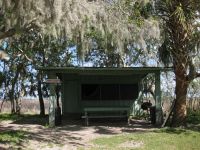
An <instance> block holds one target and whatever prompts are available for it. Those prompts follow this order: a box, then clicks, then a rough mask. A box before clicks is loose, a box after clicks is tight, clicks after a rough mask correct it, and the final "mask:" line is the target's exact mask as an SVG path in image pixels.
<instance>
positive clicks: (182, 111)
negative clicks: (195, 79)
mask: <svg viewBox="0 0 200 150" xmlns="http://www.w3.org/2000/svg"><path fill="white" fill-rule="evenodd" d="M175 75H176V90H175V94H176V99H175V106H174V110H173V117H172V126H173V127H178V126H185V125H186V115H187V108H186V98H187V89H188V85H189V83H188V81H187V78H186V76H185V75H186V70H185V68H183V67H177V68H176V69H175Z"/></svg>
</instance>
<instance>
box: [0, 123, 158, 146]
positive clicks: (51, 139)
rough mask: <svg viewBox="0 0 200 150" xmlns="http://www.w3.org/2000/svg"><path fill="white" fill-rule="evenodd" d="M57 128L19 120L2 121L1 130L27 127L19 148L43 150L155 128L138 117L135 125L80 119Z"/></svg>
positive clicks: (87, 143) (81, 144) (87, 144)
mask: <svg viewBox="0 0 200 150" xmlns="http://www.w3.org/2000/svg"><path fill="white" fill-rule="evenodd" d="M63 124H64V125H62V126H60V127H56V128H48V127H45V126H44V125H39V124H34V122H32V123H30V122H29V123H17V122H11V121H2V122H1V123H0V132H1V131H8V130H23V131H25V132H27V133H28V136H27V138H26V140H25V141H23V142H21V145H18V147H19V149H26V150H27V149H29V150H35V149H42V150H50V149H53V150H76V149H77V148H80V147H82V148H83V149H89V148H92V147H93V146H94V145H92V143H91V142H89V141H91V140H92V139H95V138H98V137H101V136H113V135H119V134H129V133H134V132H148V131H151V130H154V129H155V128H152V127H151V126H150V125H149V124H147V123H145V122H144V121H136V120H135V121H134V122H132V125H129V126H128V125H126V123H124V122H123V123H96V124H92V125H91V126H89V127H85V126H83V125H82V123H81V122H80V121H67V122H65V123H63ZM1 147H2V148H9V145H6V144H1V143H0V148H1Z"/></svg>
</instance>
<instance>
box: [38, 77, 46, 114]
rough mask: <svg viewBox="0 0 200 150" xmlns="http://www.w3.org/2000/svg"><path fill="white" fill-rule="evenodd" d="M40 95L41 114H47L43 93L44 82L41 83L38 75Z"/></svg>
mask: <svg viewBox="0 0 200 150" xmlns="http://www.w3.org/2000/svg"><path fill="white" fill-rule="evenodd" d="M37 89H38V97H39V103H40V116H45V107H44V99H43V95H42V84H41V78H40V77H38V88H37Z"/></svg>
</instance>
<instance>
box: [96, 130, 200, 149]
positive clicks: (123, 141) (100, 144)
mask: <svg viewBox="0 0 200 150" xmlns="http://www.w3.org/2000/svg"><path fill="white" fill-rule="evenodd" d="M92 143H93V144H94V145H95V147H96V148H92V149H109V150H112V149H120V150H122V149H140V150H199V149H200V132H198V131H191V130H182V129H173V128H168V129H160V130H156V131H153V132H146V133H145V132H144V133H137V132H135V133H131V134H124V135H119V136H112V137H109V138H108V137H104V138H98V139H95V140H93V141H92Z"/></svg>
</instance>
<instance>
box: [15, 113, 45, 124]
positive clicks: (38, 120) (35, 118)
mask: <svg viewBox="0 0 200 150" xmlns="http://www.w3.org/2000/svg"><path fill="white" fill-rule="evenodd" d="M13 124H32V125H42V126H47V125H48V115H46V116H40V115H29V114H26V115H20V116H19V117H18V118H17V119H16V120H14V121H13Z"/></svg>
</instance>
